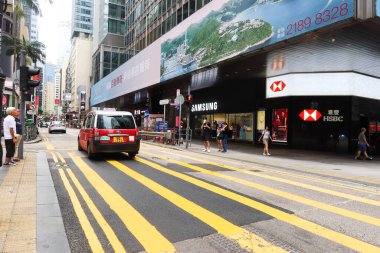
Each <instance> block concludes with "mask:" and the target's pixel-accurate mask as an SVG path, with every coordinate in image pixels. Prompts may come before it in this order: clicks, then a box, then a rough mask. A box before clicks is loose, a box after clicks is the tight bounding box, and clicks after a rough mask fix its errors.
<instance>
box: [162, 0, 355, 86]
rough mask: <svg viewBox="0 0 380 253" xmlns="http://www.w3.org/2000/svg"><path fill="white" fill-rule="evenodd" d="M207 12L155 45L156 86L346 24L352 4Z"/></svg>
mask: <svg viewBox="0 0 380 253" xmlns="http://www.w3.org/2000/svg"><path fill="white" fill-rule="evenodd" d="M206 8H207V6H206ZM209 9H210V10H209V13H208V15H206V16H205V17H203V18H202V19H199V18H198V19H196V20H186V21H184V22H186V23H187V24H186V26H187V27H185V28H184V29H182V30H181V32H179V33H176V34H171V36H170V37H171V38H170V39H167V40H166V41H164V42H163V43H162V44H161V68H160V70H161V81H164V80H168V79H171V78H173V77H176V76H179V75H182V74H185V73H188V72H191V71H194V70H197V69H199V68H202V67H205V66H209V65H212V64H215V63H217V62H220V61H223V60H225V59H228V58H231V57H233V56H236V55H240V54H244V53H247V52H250V51H253V50H255V49H258V48H262V47H265V46H267V45H271V44H274V43H277V42H279V41H283V40H286V39H289V38H291V37H295V36H298V35H300V34H302V33H305V32H309V31H312V30H315V29H319V28H321V27H324V26H327V25H330V24H332V23H335V22H338V21H341V20H344V19H347V18H351V17H353V16H354V1H353V0H322V1H313V0H308V1H305V0H261V1H260V0H222V1H214V3H213V6H209ZM173 32H174V31H173ZM173 32H171V33H173ZM173 35H175V36H173Z"/></svg>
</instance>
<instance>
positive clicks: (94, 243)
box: [58, 169, 104, 253]
mask: <svg viewBox="0 0 380 253" xmlns="http://www.w3.org/2000/svg"><path fill="white" fill-rule="evenodd" d="M58 171H59V174H60V175H61V179H62V181H63V185H64V186H65V188H66V190H67V192H68V194H69V197H70V199H71V203H73V207H74V211H75V213H76V215H77V217H78V220H79V223H80V224H81V226H82V229H83V232H84V234H85V235H86V238H87V240H88V243H89V244H90V247H91V250H92V252H99V253H102V252H104V250H103V247H102V245H101V244H100V241H99V239H98V237H97V236H96V234H95V232H94V229H93V228H92V226H91V224H90V221H89V220H88V218H87V216H86V214H85V212H84V210H83V209H82V206H81V204H80V202H79V199H78V197H77V195H76V194H75V191H74V189H73V188H72V187H71V185H70V182H69V180H68V179H67V177H66V175H65V172H64V171H63V170H62V169H59V170H58Z"/></svg>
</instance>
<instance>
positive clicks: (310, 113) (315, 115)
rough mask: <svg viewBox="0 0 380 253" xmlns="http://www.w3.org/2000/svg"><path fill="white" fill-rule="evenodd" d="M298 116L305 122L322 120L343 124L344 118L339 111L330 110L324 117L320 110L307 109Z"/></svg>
mask: <svg viewBox="0 0 380 253" xmlns="http://www.w3.org/2000/svg"><path fill="white" fill-rule="evenodd" d="M298 116H299V117H300V118H301V119H302V120H303V121H314V122H316V121H318V120H319V119H320V118H322V120H323V121H324V122H343V121H344V117H343V116H341V115H339V110H328V113H327V115H325V116H323V115H322V114H321V113H320V112H319V111H318V110H315V109H305V110H303V111H302V112H301V113H300V114H298Z"/></svg>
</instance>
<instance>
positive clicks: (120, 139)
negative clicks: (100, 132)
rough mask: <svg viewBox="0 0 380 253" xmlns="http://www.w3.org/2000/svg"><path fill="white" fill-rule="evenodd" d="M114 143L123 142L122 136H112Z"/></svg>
mask: <svg viewBox="0 0 380 253" xmlns="http://www.w3.org/2000/svg"><path fill="white" fill-rule="evenodd" d="M113 142H114V143H121V142H124V137H113Z"/></svg>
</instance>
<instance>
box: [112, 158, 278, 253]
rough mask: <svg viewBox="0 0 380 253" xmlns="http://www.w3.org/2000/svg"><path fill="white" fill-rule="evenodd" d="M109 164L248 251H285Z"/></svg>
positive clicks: (169, 191) (258, 252)
mask: <svg viewBox="0 0 380 253" xmlns="http://www.w3.org/2000/svg"><path fill="white" fill-rule="evenodd" d="M108 162H109V163H110V164H112V165H113V166H114V167H116V168H117V169H118V170H120V171H122V172H123V173H125V174H127V175H128V176H129V177H131V178H133V179H134V180H136V181H138V182H139V183H141V184H142V185H144V186H146V187H148V188H149V189H150V190H152V191H154V192H155V193H157V194H159V195H160V196H162V197H163V198H165V199H167V200H168V201H170V202H171V203H173V204H174V205H176V206H177V207H179V208H181V209H182V210H184V211H186V212H188V213H189V214H191V215H193V216H194V217H196V218H198V219H200V220H201V221H203V222H204V223H206V224H207V225H209V226H211V227H213V228H214V229H215V230H216V231H218V233H220V234H222V235H224V236H226V237H227V238H230V239H232V240H233V241H236V242H237V243H238V244H239V245H240V246H241V247H242V248H243V249H245V250H247V251H249V252H257V253H260V252H262V253H264V252H273V253H281V252H285V251H284V250H283V249H281V248H278V247H276V246H274V245H272V244H270V243H268V242H267V241H265V240H264V239H263V238H261V237H259V236H257V235H255V234H253V233H251V232H249V231H247V230H245V229H243V228H240V227H238V226H236V225H234V224H232V223H230V222H229V221H227V220H225V219H223V218H222V217H220V216H218V215H216V214H214V213H212V212H210V211H208V210H207V209H205V208H203V207H201V206H199V205H197V204H195V203H194V202H192V201H190V200H188V199H186V198H184V197H182V196H180V195H179V194H177V193H175V192H173V191H171V190H169V189H167V188H165V187H163V186H162V185H159V184H158V183H156V182H154V181H153V180H151V179H149V178H147V177H145V176H143V175H141V174H139V173H137V172H135V171H134V170H131V169H130V168H128V167H127V166H125V165H123V164H121V163H120V162H117V161H108Z"/></svg>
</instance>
